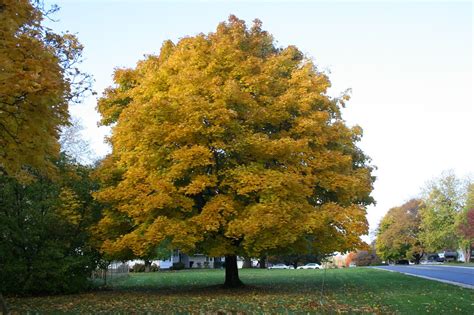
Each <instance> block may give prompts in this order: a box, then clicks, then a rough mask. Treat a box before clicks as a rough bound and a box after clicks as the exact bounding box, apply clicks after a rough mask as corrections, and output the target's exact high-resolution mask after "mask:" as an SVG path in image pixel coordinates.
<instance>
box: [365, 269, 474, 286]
mask: <svg viewBox="0 0 474 315" xmlns="http://www.w3.org/2000/svg"><path fill="white" fill-rule="evenodd" d="M371 268H373V269H378V270H383V271H388V272H396V273H401V274H404V275H407V276H412V277H418V278H423V279H427V280H433V281H438V282H443V283H447V284H452V285H455V286H458V287H463V288H466V289H471V290H474V285H470V284H465V283H460V282H454V281H449V280H443V279H436V278H432V277H427V276H420V275H415V274H412V273H408V272H403V271H397V270H389V269H384V268H379V267H371Z"/></svg>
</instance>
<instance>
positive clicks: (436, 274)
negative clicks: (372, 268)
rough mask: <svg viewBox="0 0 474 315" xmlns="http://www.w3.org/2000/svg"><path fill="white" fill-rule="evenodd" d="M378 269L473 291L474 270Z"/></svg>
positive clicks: (423, 266) (430, 267)
mask: <svg viewBox="0 0 474 315" xmlns="http://www.w3.org/2000/svg"><path fill="white" fill-rule="evenodd" d="M377 268H379V269H385V270H390V271H397V272H402V273H405V274H410V275H414V276H421V277H427V278H432V279H433V280H438V281H443V282H452V283H453V284H458V285H461V286H465V287H470V288H471V289H474V268H471V267H458V266H443V265H416V266H413V265H410V266H399V265H396V266H379V267H377Z"/></svg>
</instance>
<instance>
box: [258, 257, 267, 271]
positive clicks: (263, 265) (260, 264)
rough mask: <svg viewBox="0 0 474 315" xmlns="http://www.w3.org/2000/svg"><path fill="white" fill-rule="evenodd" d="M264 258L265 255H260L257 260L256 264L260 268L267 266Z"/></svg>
mask: <svg viewBox="0 0 474 315" xmlns="http://www.w3.org/2000/svg"><path fill="white" fill-rule="evenodd" d="M265 260H266V257H265V256H263V257H260V259H259V260H258V265H259V266H260V268H261V269H265V268H267V264H266V263H265Z"/></svg>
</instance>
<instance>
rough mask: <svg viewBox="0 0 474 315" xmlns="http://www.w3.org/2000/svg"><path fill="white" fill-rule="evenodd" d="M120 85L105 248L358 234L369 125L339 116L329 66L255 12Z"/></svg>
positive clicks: (105, 111) (344, 238) (106, 193)
mask: <svg viewBox="0 0 474 315" xmlns="http://www.w3.org/2000/svg"><path fill="white" fill-rule="evenodd" d="M115 84H116V85H115V86H114V87H110V88H109V89H107V90H106V91H105V93H104V95H103V97H102V98H101V99H100V100H99V104H98V109H99V111H100V112H101V114H102V115H103V120H102V123H103V124H107V125H113V126H114V127H113V134H112V136H111V138H110V143H111V144H112V146H113V151H112V154H111V155H110V156H109V157H107V158H106V160H105V161H104V162H103V165H102V166H101V169H100V170H99V177H100V178H101V180H102V184H103V187H102V189H101V190H100V191H99V192H98V193H97V194H96V197H97V198H98V199H99V200H100V201H103V202H105V203H106V204H108V205H109V209H108V211H107V213H106V216H105V217H104V219H103V220H102V221H101V223H100V224H99V227H100V228H99V230H101V231H102V233H103V234H104V237H105V238H106V239H108V240H107V241H106V242H104V246H103V249H104V250H105V251H106V252H109V253H119V252H123V251H126V250H127V249H129V250H132V251H133V252H134V253H144V252H147V251H149V250H151V249H153V248H154V247H156V246H157V245H159V244H160V243H161V242H163V241H164V240H167V241H170V243H171V246H172V247H175V248H180V249H181V250H183V251H188V252H193V251H196V250H198V251H199V252H201V253H207V254H209V255H215V256H220V255H228V254H239V255H250V256H251V255H259V254H262V253H266V252H269V251H277V250H285V248H291V247H294V246H298V248H305V246H304V244H307V243H308V242H312V243H314V244H312V246H313V247H314V248H318V249H319V250H325V251H326V252H327V251H335V250H341V251H343V250H349V249H351V248H354V247H356V246H358V245H360V243H361V242H360V238H359V236H360V235H362V234H365V233H366V232H367V221H366V219H365V207H366V206H367V205H368V204H370V203H371V202H372V198H371V197H370V196H369V195H370V192H371V190H372V182H373V178H372V177H371V171H372V168H371V166H370V165H369V164H368V163H369V159H368V158H367V157H366V156H365V155H364V154H363V153H362V151H360V149H358V148H357V146H356V142H357V141H358V140H359V139H360V137H361V134H362V133H361V129H360V128H358V127H356V128H353V129H351V128H349V127H347V126H346V125H345V123H344V121H343V120H342V118H341V116H340V106H342V103H343V101H344V100H346V98H347V97H346V96H343V97H342V98H341V99H334V98H330V97H329V96H327V94H326V92H327V89H328V88H329V87H330V82H329V79H328V77H327V76H326V75H325V74H323V73H321V72H318V71H317V70H316V67H315V66H314V64H313V63H312V62H311V60H308V59H305V58H304V57H303V54H302V53H301V52H300V51H298V49H297V48H295V47H293V46H290V47H287V48H283V49H279V48H276V47H275V46H274V43H273V39H272V37H271V35H269V34H268V33H267V32H265V31H262V30H261V28H260V23H259V22H257V23H256V24H255V25H254V26H253V27H252V28H251V29H248V28H247V27H246V26H245V23H244V22H243V21H240V20H238V19H237V18H235V17H231V18H230V19H229V21H228V22H225V23H221V24H219V26H218V27H217V31H216V32H214V33H210V34H207V35H204V34H200V35H197V36H194V37H186V38H184V39H182V40H180V41H179V42H178V43H176V44H173V43H171V42H170V41H167V42H165V43H164V44H163V47H162V49H161V52H160V55H158V56H149V57H147V58H146V59H145V60H142V61H140V62H139V63H138V64H137V66H136V67H135V68H133V69H121V70H117V72H116V74H115ZM107 235H108V237H107ZM305 242H306V243H305ZM306 247H308V246H306Z"/></svg>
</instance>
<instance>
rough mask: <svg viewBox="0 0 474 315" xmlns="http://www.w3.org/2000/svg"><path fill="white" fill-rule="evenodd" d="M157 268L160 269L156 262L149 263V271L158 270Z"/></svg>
mask: <svg viewBox="0 0 474 315" xmlns="http://www.w3.org/2000/svg"><path fill="white" fill-rule="evenodd" d="M158 270H160V267H158V266H157V265H156V264H152V265H151V268H150V271H151V272H156V271H158Z"/></svg>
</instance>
